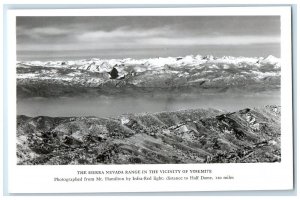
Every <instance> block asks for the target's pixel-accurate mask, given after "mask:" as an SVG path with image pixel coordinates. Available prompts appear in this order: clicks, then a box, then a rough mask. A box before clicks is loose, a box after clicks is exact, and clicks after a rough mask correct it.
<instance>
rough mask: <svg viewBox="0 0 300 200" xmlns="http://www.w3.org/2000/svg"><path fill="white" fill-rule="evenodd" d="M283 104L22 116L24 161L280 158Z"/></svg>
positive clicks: (20, 129) (20, 138) (19, 133)
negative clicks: (112, 115)
mask: <svg viewBox="0 0 300 200" xmlns="http://www.w3.org/2000/svg"><path fill="white" fill-rule="evenodd" d="M280 114H281V109H280V107H279V106H266V107H263V108H254V109H248V108H246V109H243V110H240V111H237V112H232V113H226V112H224V111H220V110H215V109H206V110H204V109H197V110H185V111H176V112H162V113H155V114H148V113H145V114H128V115H122V116H119V117H117V118H96V117H45V116H40V117H34V118H31V117H27V116H23V115H21V116H18V117H17V158H18V161H17V162H18V164H19V165H84V164H95V165H96V164H158V163H161V164H167V163H257V162H280V161H281V149H280V145H281V144H280V133H281V130H280Z"/></svg>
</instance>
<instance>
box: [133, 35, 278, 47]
mask: <svg viewBox="0 0 300 200" xmlns="http://www.w3.org/2000/svg"><path fill="white" fill-rule="evenodd" d="M139 42H140V43H142V44H145V45H167V46H179V45H186V46H192V45H251V44H272V43H280V37H279V36H199V37H178V38H166V37H156V38H144V39H141V40H139Z"/></svg>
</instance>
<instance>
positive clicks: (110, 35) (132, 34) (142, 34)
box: [77, 27, 169, 41]
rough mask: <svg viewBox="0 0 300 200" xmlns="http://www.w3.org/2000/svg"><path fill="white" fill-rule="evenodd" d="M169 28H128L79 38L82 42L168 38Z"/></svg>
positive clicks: (90, 33) (97, 32) (94, 33)
mask: <svg viewBox="0 0 300 200" xmlns="http://www.w3.org/2000/svg"><path fill="white" fill-rule="evenodd" d="M168 31H169V30H168V28H167V27H162V28H159V29H158V28H153V29H148V30H143V29H130V28H128V27H121V28H118V29H115V30H112V31H102V30H99V31H90V32H85V33H82V34H80V35H78V36H77V39H78V40H80V41H97V40H102V39H114V40H116V39H126V38H128V39H135V38H147V37H153V36H166V35H168Z"/></svg>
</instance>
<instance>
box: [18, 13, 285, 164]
mask: <svg viewBox="0 0 300 200" xmlns="http://www.w3.org/2000/svg"><path fill="white" fill-rule="evenodd" d="M16 58H17V62H16V71H17V75H16V87H17V88H16V89H17V116H16V118H17V127H16V137H17V140H16V141H17V143H16V148H17V151H16V157H17V165H103V164H106V165H126V164H139V165H141V164H203V165H205V164H208V163H280V162H281V149H282V147H281V71H282V68H283V67H284V66H282V65H281V19H280V15H271V16H265V15H257V16H255V15H252V16H238V15H233V16H228V15H226V16H17V17H16Z"/></svg>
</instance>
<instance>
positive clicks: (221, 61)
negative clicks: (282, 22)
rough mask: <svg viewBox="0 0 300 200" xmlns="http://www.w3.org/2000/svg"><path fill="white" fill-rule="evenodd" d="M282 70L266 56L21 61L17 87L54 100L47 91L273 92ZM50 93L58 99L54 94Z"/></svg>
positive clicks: (274, 58) (276, 61) (274, 60)
mask: <svg viewBox="0 0 300 200" xmlns="http://www.w3.org/2000/svg"><path fill="white" fill-rule="evenodd" d="M113 68H115V69H117V71H118V74H117V78H116V79H111V75H110V74H109V72H111V70H112V69H113ZM280 68H281V64H280V59H279V58H276V57H274V56H271V55H270V56H268V57H266V58H263V57H231V56H224V57H214V56H211V55H208V56H201V55H196V56H193V55H188V56H185V57H166V58H162V57H159V58H149V59H131V58H126V59H110V60H105V59H97V58H93V59H89V60H87V59H85V60H74V61H47V62H41V61H18V62H17V83H18V93H19V94H22V95H23V94H24V95H26V96H28V95H29V96H48V94H47V95H46V93H47V92H50V91H52V90H54V89H55V90H56V91H54V93H55V94H56V93H57V95H58V96H60V95H63V94H65V93H70V94H71V93H74V92H75V91H76V88H77V89H78V88H81V90H86V89H87V88H93V89H96V90H101V92H110V93H111V91H110V90H118V91H120V89H124V88H131V89H132V88H148V89H149V88H178V87H193V88H206V89H207V88H224V87H239V88H243V87H244V88H247V87H249V88H251V87H253V86H254V87H260V88H261V87H264V90H267V89H269V88H274V87H275V88H278V87H280V75H281V71H280V70H281V69H280ZM51 87H54V88H53V89H51ZM49 88H50V91H49ZM37 90H38V91H37ZM42 90H44V91H42ZM59 90H61V91H59ZM77 92H78V91H77ZM82 92H85V91H82ZM49 95H50V96H52V95H53V91H52V94H49Z"/></svg>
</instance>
